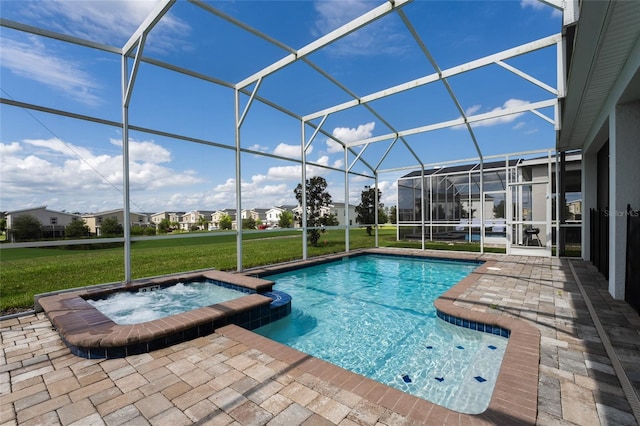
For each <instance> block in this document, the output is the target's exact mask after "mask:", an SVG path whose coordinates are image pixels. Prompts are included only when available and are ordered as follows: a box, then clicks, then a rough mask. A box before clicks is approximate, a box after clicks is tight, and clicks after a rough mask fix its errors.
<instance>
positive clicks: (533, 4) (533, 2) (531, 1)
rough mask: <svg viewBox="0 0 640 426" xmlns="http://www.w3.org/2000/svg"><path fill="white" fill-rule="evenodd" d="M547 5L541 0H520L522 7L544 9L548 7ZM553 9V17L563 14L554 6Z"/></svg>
mask: <svg viewBox="0 0 640 426" xmlns="http://www.w3.org/2000/svg"><path fill="white" fill-rule="evenodd" d="M546 6H547V5H545V4H544V3H543V2H541V1H540V0H520V7H522V8H523V9H526V8H528V7H530V8H532V9H533V10H543V9H545V8H546ZM551 10H552V12H551V16H552V17H554V18H558V17H561V16H562V12H561V11H560V10H559V9H556V8H555V7H552V8H551Z"/></svg>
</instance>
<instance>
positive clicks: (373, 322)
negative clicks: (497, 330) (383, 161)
mask: <svg viewBox="0 0 640 426" xmlns="http://www.w3.org/2000/svg"><path fill="white" fill-rule="evenodd" d="M477 266H478V263H473V262H459V261H443V260H435V259H426V260H425V259H422V258H421V259H412V258H404V257H397V256H379V255H365V256H355V257H350V258H345V259H343V260H340V261H334V262H330V263H326V264H321V265H316V266H312V267H306V268H303V269H297V270H293V271H289V272H286V273H280V274H275V275H269V279H271V280H273V281H275V282H276V284H275V287H274V288H276V289H278V290H280V291H284V292H286V293H288V294H290V295H291V296H292V298H293V302H292V313H291V315H290V316H289V317H287V318H284V319H282V320H279V321H276V322H274V323H272V324H270V325H267V326H265V327H261V328H259V329H257V330H254V331H255V332H257V333H258V334H261V335H263V336H265V337H268V338H270V339H273V340H276V341H278V342H280V343H284V344H286V345H288V346H291V347H293V348H295V349H298V350H300V351H302V352H305V353H308V354H310V355H313V356H315V357H317V358H321V359H324V360H326V361H329V362H331V363H333V364H336V365H338V366H341V367H343V368H346V369H348V370H351V371H353V372H355V373H358V374H362V375H364V376H367V377H369V378H371V379H374V380H377V381H379V382H381V383H384V384H387V385H389V386H392V387H395V388H397V389H400V390H402V391H404V392H407V393H410V394H412V395H415V396H418V397H421V398H424V399H427V400H429V401H432V402H434V403H436V404H439V405H442V406H445V407H447V408H450V409H453V410H456V411H459V412H464V413H469V414H477V413H480V412H482V411H484V410H485V409H486V407H487V406H488V403H489V400H490V399H491V394H492V391H493V387H494V385H495V381H496V378H497V374H498V371H499V368H500V364H501V361H502V357H503V355H504V351H505V348H506V344H507V339H506V338H504V337H501V336H499V335H494V334H490V333H484V332H478V331H473V330H470V329H468V328H463V327H458V326H455V325H452V324H449V323H447V322H445V321H443V320H442V319H439V318H438V317H437V312H436V309H435V308H434V306H433V301H434V300H435V299H436V298H437V297H438V296H439V295H441V294H442V293H444V292H445V291H446V290H448V289H449V288H450V287H451V286H452V285H454V284H456V283H457V282H459V281H460V280H461V279H463V278H464V277H465V276H467V275H468V274H469V273H470V272H471V271H472V270H473V269H475V268H476V267H477Z"/></svg>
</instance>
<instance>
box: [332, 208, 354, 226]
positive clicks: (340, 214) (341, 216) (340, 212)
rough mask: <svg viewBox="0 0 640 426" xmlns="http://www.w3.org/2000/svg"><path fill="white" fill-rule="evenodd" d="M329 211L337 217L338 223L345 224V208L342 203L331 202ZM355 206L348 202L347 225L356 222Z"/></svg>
mask: <svg viewBox="0 0 640 426" xmlns="http://www.w3.org/2000/svg"><path fill="white" fill-rule="evenodd" d="M329 213H330V214H332V215H334V216H335V217H336V218H337V219H338V224H339V225H340V226H344V225H345V224H346V220H345V219H346V208H345V204H344V203H333V204H331V205H330V206H329ZM356 216H357V215H356V206H354V205H352V204H349V226H351V225H353V224H354V223H356Z"/></svg>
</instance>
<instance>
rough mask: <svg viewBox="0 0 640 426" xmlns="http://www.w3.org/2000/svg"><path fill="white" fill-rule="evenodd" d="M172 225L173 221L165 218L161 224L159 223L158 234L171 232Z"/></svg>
mask: <svg viewBox="0 0 640 426" xmlns="http://www.w3.org/2000/svg"><path fill="white" fill-rule="evenodd" d="M171 225H172V224H171V221H170V220H169V219H168V218H166V217H165V218H164V219H162V220H161V221H160V222H158V232H159V233H160V234H166V233H168V232H171Z"/></svg>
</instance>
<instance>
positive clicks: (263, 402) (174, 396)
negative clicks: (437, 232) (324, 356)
mask: <svg viewBox="0 0 640 426" xmlns="http://www.w3.org/2000/svg"><path fill="white" fill-rule="evenodd" d="M380 251H387V252H392V253H402V252H406V253H412V254H415V253H416V251H409V250H397V249H388V250H380ZM419 253H422V254H428V255H433V256H438V257H450V258H468V259H481V260H487V261H491V263H490V265H491V268H490V269H487V268H484V269H483V271H482V273H479V274H476V276H475V277H474V279H473V280H471V281H470V284H469V285H465V286H462V287H460V289H461V290H460V289H459V290H460V291H454V292H452V293H447V295H446V296H447V297H446V298H445V300H443V301H442V302H441V303H445V304H447V303H448V308H450V309H454V310H461V311H468V312H469V315H471V316H474V315H480V316H482V315H486V314H489V315H495V316H499V317H500V319H499V322H500V323H504V324H522V325H523V329H524V330H527V329H535V330H536V332H535V333H533V334H531V339H529V340H530V341H531V340H533V341H534V342H535V346H534V347H533V349H532V348H531V346H530V345H531V343H530V342H529V343H527V342H526V340H527V339H520V340H521V341H520V343H518V342H515V343H517V345H512V344H513V343H514V342H510V348H509V350H511V351H512V352H514V353H512V354H511V355H516V356H509V357H507V356H505V362H504V363H503V366H502V369H503V370H504V371H506V372H507V373H506V374H507V376H509V375H510V377H511V379H509V380H506V381H503V382H502V383H501V384H500V383H498V384H497V385H496V392H494V396H493V398H494V399H493V400H492V403H491V404H490V406H489V409H488V410H487V412H485V413H484V414H483V415H479V416H469V415H461V414H459V413H455V412H453V411H450V410H447V409H444V408H442V407H439V406H437V405H434V404H431V403H429V402H427V401H424V400H421V399H418V398H415V397H412V396H410V395H407V394H403V393H402V392H399V391H397V390H395V389H391V388H388V387H386V386H383V385H379V384H376V383H375V382H373V381H371V380H369V379H366V378H363V377H361V376H357V375H355V374H353V373H349V372H346V371H345V370H342V369H339V368H337V367H334V366H331V365H330V364H327V363H325V362H323V361H320V360H317V359H314V358H313V357H310V356H307V355H304V354H301V353H300V352H297V351H295V350H293V349H289V348H287V347H284V346H283V345H280V344H278V343H276V342H272V341H270V340H268V339H265V338H263V337H261V336H258V335H256V334H254V333H252V332H249V331H247V330H244V329H242V328H240V327H237V326H227V327H223V328H221V329H218V330H217V331H216V332H215V333H213V334H211V335H209V336H205V337H201V338H197V339H195V340H191V341H188V342H184V343H181V344H178V345H174V346H171V347H168V348H165V349H161V350H157V351H153V352H150V353H148V354H142V355H135V356H129V357H125V358H118V359H108V360H104V359H96V360H90V359H84V358H80V357H77V356H75V355H73V354H71V353H70V351H69V349H68V348H67V347H66V346H65V345H64V343H63V342H62V341H61V339H60V337H59V335H58V332H57V331H56V330H54V329H53V327H52V324H51V322H50V321H49V320H48V319H47V318H46V316H45V315H44V313H38V314H30V315H25V316H20V317H15V318H10V319H4V320H2V321H0V329H1V333H0V334H1V340H0V345H1V348H0V349H1V350H0V425H5V424H19V425H30V424H42V425H55V424H63V425H70V424H74V425H89V424H91V425H100V424H106V425H119V424H126V425H137V424H141V425H142V424H154V425H170V426H176V425H183V424H184V425H188V424H194V423H195V424H203V425H204V424H211V425H218V424H219V425H227V424H235V425H238V424H240V425H263V424H269V425H296V424H304V425H325V424H327V425H331V424H339V425H401V424H456V425H457V424H540V425H571V424H577V425H598V424H603V425H636V424H638V423H637V420H636V417H634V414H633V412H634V409H632V405H633V404H635V402H634V400H633V395H632V396H631V397H630V399H631V403H630V402H629V399H628V398H627V394H628V393H629V385H630V386H631V391H630V392H632V393H634V394H635V398H636V400H637V396H638V395H640V316H639V315H638V313H637V312H635V311H633V310H632V309H631V308H630V307H629V305H627V304H626V303H625V302H623V301H616V300H613V299H612V298H611V296H610V295H609V293H608V292H607V282H606V280H605V279H604V278H603V277H602V275H600V274H599V273H598V272H597V271H596V270H595V268H594V267H593V266H592V265H590V264H589V263H587V262H584V261H581V260H578V259H571V260H569V259H557V258H536V257H521V256H505V255H494V254H485V255H475V254H469V253H453V252H445V253H443V252H422V251H420V252H419ZM574 272H575V274H576V276H577V277H578V280H576V279H575V278H574V274H573V273H574ZM583 292H584V293H586V294H587V295H588V300H585V298H584V297H583ZM588 305H591V306H593V308H594V309H595V311H596V312H597V314H598V319H597V320H596V321H598V322H599V323H600V324H601V325H602V327H598V326H597V324H596V323H595V322H594V320H593V319H592V317H591V315H590V313H589V310H588ZM514 319H518V320H519V321H515V322H514ZM598 328H600V329H601V330H602V329H603V330H604V331H605V333H606V335H605V336H604V339H605V340H604V341H603V339H602V337H603V336H601V335H600V334H599V333H598ZM521 336H523V335H521ZM536 336H539V337H536ZM524 337H529V335H527V334H525V335H524ZM607 341H608V342H609V343H610V345H609V344H608V343H607ZM521 344H522V345H521ZM527 345H529V346H527ZM516 346H518V347H516ZM536 347H537V348H536ZM607 347H608V348H609V349H610V350H613V352H610V351H609V352H608V351H607ZM534 349H537V351H536V350H534ZM529 351H530V352H532V353H534V357H535V356H537V358H536V359H537V362H536V361H535V360H534V364H533V366H534V368H533V372H532V371H528V370H527V368H526V363H525V364H522V365H521V364H519V362H520V361H518V359H520V358H527V354H528V352H529ZM536 354H537V355H536ZM518 355H519V356H518ZM610 355H612V356H610ZM514 360H515V363H513V362H514ZM522 362H523V363H524V361H522ZM527 362H528V361H527ZM536 364H537V368H535V367H536ZM620 367H621V369H623V370H624V372H625V373H626V377H627V378H628V381H626V383H627V385H626V387H625V390H626V392H627V394H625V391H623V385H621V382H620V380H619V379H618V376H617V375H616V371H615V370H616V368H620ZM536 370H537V371H536ZM501 374H502V370H501ZM536 375H537V380H536V381H535V382H534V387H533V389H531V388H527V386H526V383H527V380H528V378H531V377H534V378H535V376H536ZM518 377H521V378H522V380H521V382H522V384H523V385H522V386H520V383H519V381H518V380H517V379H518ZM499 380H500V379H499ZM535 383H537V387H536V386H535ZM505 401H507V402H508V403H505ZM634 407H635V405H634ZM636 411H637V410H636Z"/></svg>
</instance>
